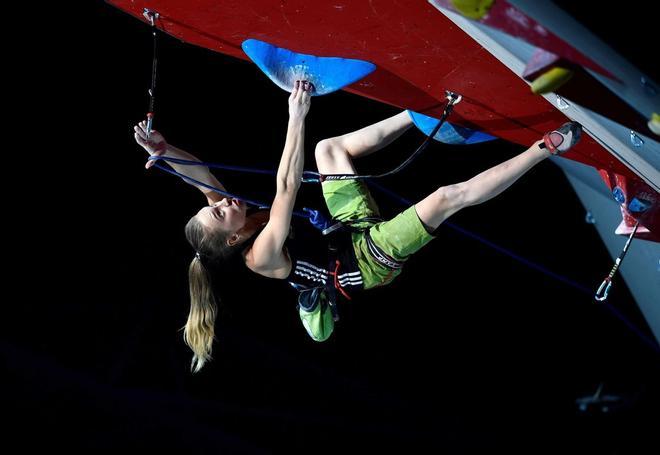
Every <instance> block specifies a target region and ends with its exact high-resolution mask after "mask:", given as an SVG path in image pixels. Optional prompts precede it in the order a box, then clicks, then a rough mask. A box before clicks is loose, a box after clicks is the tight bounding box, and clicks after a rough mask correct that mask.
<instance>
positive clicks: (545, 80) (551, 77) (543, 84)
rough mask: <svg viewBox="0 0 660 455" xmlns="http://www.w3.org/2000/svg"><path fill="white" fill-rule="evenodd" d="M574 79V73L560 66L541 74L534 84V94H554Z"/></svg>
mask: <svg viewBox="0 0 660 455" xmlns="http://www.w3.org/2000/svg"><path fill="white" fill-rule="evenodd" d="M571 77H573V71H571V70H569V69H567V68H560V67H558V66H556V67H554V68H552V69H551V70H548V71H546V72H545V73H543V74H541V75H540V76H539V77H537V78H536V79H534V81H533V82H532V92H534V93H536V94H537V95H544V94H546V93H548V92H554V91H555V90H557V89H558V88H559V87H561V86H562V85H564V84H565V83H566V82H568V80H569V79H570V78H571Z"/></svg>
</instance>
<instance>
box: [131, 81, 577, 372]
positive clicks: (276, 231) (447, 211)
mask: <svg viewBox="0 0 660 455" xmlns="http://www.w3.org/2000/svg"><path fill="white" fill-rule="evenodd" d="M311 90H313V87H312V85H311V84H308V83H307V82H305V81H297V82H296V83H295V86H294V87H293V90H292V92H291V95H290V96H289V99H288V105H289V122H288V127H287V135H286V140H285V144H284V150H283V152H282V157H281V159H280V163H279V166H278V169H277V176H276V184H277V189H276V194H275V197H274V199H273V201H272V206H271V208H270V210H269V211H266V210H261V211H248V207H247V205H246V204H245V203H244V202H243V201H240V200H238V199H234V198H228V197H224V196H222V195H220V194H218V193H216V192H215V191H212V190H209V189H207V188H205V187H202V186H198V185H196V186H197V187H198V188H199V189H200V190H201V191H202V192H203V193H204V195H205V196H206V198H207V201H208V204H207V205H206V206H205V207H203V208H201V209H200V210H199V211H198V212H197V213H196V214H195V215H194V216H193V217H192V218H191V219H190V221H189V222H188V223H187V225H186V228H185V231H186V237H187V239H188V241H189V242H190V244H191V245H192V247H193V249H194V250H195V255H194V257H193V259H192V262H191V264H190V266H189V270H188V275H189V277H188V278H189V285H190V313H189V315H188V320H187V322H186V325H185V328H184V340H185V342H186V344H187V345H188V346H189V347H190V348H191V349H192V351H193V359H192V365H191V369H192V371H193V372H197V371H199V370H200V369H201V368H202V367H203V366H204V364H205V363H206V362H208V361H209V360H210V359H211V350H212V344H213V341H214V336H215V329H214V324H215V319H216V314H217V308H218V307H217V302H218V299H217V298H216V295H214V291H213V288H212V284H213V283H214V281H215V282H216V284H217V281H219V280H220V279H221V277H223V276H224V274H219V273H216V274H214V273H213V272H214V270H215V266H216V265H217V264H219V263H223V262H227V261H229V260H231V258H232V257H233V258H234V259H239V261H240V262H242V263H244V264H245V266H246V267H247V268H248V269H249V270H251V271H252V272H254V273H257V274H259V275H262V276H265V277H269V278H276V279H281V280H286V281H288V282H289V283H290V284H291V285H292V286H293V287H294V288H296V289H297V290H299V291H301V292H303V293H304V295H305V298H304V299H303V298H299V304H300V305H301V306H302V307H303V310H306V311H309V312H311V311H314V310H315V306H317V305H320V304H323V303H324V299H329V300H333V298H332V297H328V296H327V295H326V294H327V293H330V294H332V293H335V294H336V295H339V294H341V295H343V296H344V297H346V298H350V294H352V293H354V292H355V291H358V290H366V289H371V288H374V287H377V286H383V285H386V284H388V283H390V282H391V281H392V280H393V279H394V278H395V277H396V276H397V275H399V274H400V273H401V270H402V267H403V265H404V263H405V261H406V260H408V259H409V258H410V256H411V255H412V254H414V253H415V252H416V251H418V250H419V249H420V248H422V247H423V246H424V245H426V244H427V243H429V242H430V241H431V240H432V239H433V238H434V231H435V229H436V228H437V227H438V226H439V225H440V224H441V223H442V222H443V221H444V220H446V219H447V218H449V217H450V216H451V215H453V214H454V213H456V212H458V211H459V210H461V209H463V208H465V207H470V206H473V205H477V204H480V203H482V202H485V201H487V200H489V199H491V198H493V197H495V196H497V195H498V194H500V193H501V192H502V191H504V190H505V189H506V188H508V187H509V186H511V185H512V184H513V183H514V182H515V181H516V180H518V178H520V177H521V176H522V175H523V174H525V173H526V172H527V171H528V170H530V169H531V168H532V167H533V166H534V165H536V164H538V163H539V162H541V161H543V160H544V159H546V158H547V157H549V156H551V155H557V154H561V153H564V152H565V151H566V150H568V149H570V148H571V147H572V146H573V145H575V144H576V143H577V142H578V140H579V139H580V135H581V127H580V125H579V124H578V123H575V122H569V123H566V124H564V125H562V127H560V128H559V129H557V130H555V131H552V132H549V133H546V134H545V135H544V137H543V139H541V140H539V141H537V142H535V143H534V144H532V146H531V147H530V148H529V149H527V150H526V151H524V152H522V153H521V154H519V155H517V156H515V157H513V158H511V159H509V160H507V161H505V162H503V163H501V164H499V165H497V166H494V167H492V168H490V169H487V170H485V171H484V172H482V173H480V174H478V175H477V176H475V177H473V178H471V179H469V180H467V181H464V182H460V183H456V184H453V185H448V186H442V187H440V188H438V189H437V190H435V191H434V192H432V193H431V194H429V195H428V196H426V197H425V198H423V199H422V200H420V201H419V202H417V203H416V204H414V205H412V206H410V207H408V208H407V209H406V210H404V211H403V212H401V213H399V214H398V215H397V216H395V217H394V218H392V219H390V220H386V221H383V220H382V219H380V215H379V209H378V206H377V205H376V203H375V202H374V200H373V198H372V196H371V194H370V193H369V190H368V189H367V186H366V184H365V183H364V182H363V181H361V180H326V181H323V182H322V192H323V197H324V199H325V203H326V205H327V208H328V211H329V213H330V215H331V216H332V218H333V220H334V221H337V222H341V224H343V225H344V226H345V227H346V228H344V229H339V231H341V232H340V233H339V234H336V235H335V234H333V236H334V239H333V240H332V242H330V243H331V245H330V247H328V242H325V241H324V238H323V237H322V236H321V235H320V234H318V236H313V235H300V234H301V232H300V231H298V232H296V235H292V234H293V232H292V231H291V226H292V213H293V210H294V203H295V201H296V195H297V193H298V190H299V188H300V186H301V178H302V174H303V165H304V146H303V143H304V135H305V117H306V115H307V113H308V111H309V108H310V100H311V96H310V91H311ZM412 125H413V122H412V120H411V117H410V115H409V114H408V112H407V111H403V112H401V113H399V114H397V115H395V116H393V117H390V118H388V119H385V120H383V121H380V122H378V123H376V124H373V125H370V126H367V127H365V128H362V129H360V130H358V131H355V132H351V133H348V134H345V135H343V136H338V137H332V138H329V139H324V140H322V141H320V142H319V143H318V144H317V145H316V149H315V158H316V166H317V168H318V172H319V173H320V174H321V175H332V174H355V173H356V171H355V168H354V166H353V160H354V159H356V158H360V157H364V156H367V155H369V154H371V153H374V152H376V151H378V150H380V149H382V148H383V147H385V146H387V145H388V144H390V143H391V142H392V141H394V140H395V139H396V138H398V137H399V136H400V135H401V134H403V133H404V132H405V131H406V130H407V129H408V128H410V127H411V126H412ZM134 133H135V140H136V141H137V143H138V144H139V145H141V146H142V147H143V148H144V149H145V150H146V151H147V152H148V153H149V154H150V155H158V156H170V157H175V158H183V159H188V160H193V161H199V160H198V159H197V158H195V157H194V156H192V155H190V154H188V153H186V152H184V151H182V150H180V149H178V148H176V147H174V146H172V145H170V144H168V143H167V142H166V141H165V139H164V138H163V136H162V135H161V134H160V133H158V132H156V131H151V133H150V135H149V136H148V137H147V133H146V123H145V122H141V123H140V124H138V125H136V126H135V132H134ZM152 164H153V161H148V162H147V165H146V166H147V167H150V166H151V165H152ZM173 167H174V168H175V170H177V171H178V172H180V173H182V174H184V175H187V176H189V177H191V178H194V179H196V180H197V181H199V182H203V183H205V184H207V185H210V186H214V187H216V188H218V189H220V190H223V191H224V190H225V189H224V187H223V186H222V185H221V184H220V182H218V180H217V179H216V178H215V177H214V176H213V175H212V174H211V172H210V171H209V169H208V167H205V166H180V165H177V164H174V165H173ZM184 180H185V179H184ZM294 231H295V224H294ZM321 291H327V293H324V292H321ZM319 296H321V297H322V298H321V300H320V303H319ZM330 317H331V316H330ZM301 318H302V319H303V324H304V325H305V328H306V329H307V331H308V333H309V334H310V335H311V336H312V337H313V338H314V339H316V340H319V341H320V340H323V339H325V338H327V336H328V330H327V327H325V328H324V327H323V321H321V322H320V326H319V325H318V324H319V321H316V324H317V325H314V321H311V320H306V319H305V318H304V317H302V315H301ZM326 325H327V321H326ZM319 327H320V328H319ZM319 330H320V332H319ZM330 331H331V330H330ZM322 332H325V333H322Z"/></svg>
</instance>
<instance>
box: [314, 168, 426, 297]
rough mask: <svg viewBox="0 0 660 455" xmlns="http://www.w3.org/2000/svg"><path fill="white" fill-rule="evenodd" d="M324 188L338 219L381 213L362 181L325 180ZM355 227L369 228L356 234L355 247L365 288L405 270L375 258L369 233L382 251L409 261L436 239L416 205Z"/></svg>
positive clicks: (354, 237)
mask: <svg viewBox="0 0 660 455" xmlns="http://www.w3.org/2000/svg"><path fill="white" fill-rule="evenodd" d="M321 187H322V190H323V197H324V198H325V203H326V205H327V206H328V210H329V211H330V214H331V215H332V217H333V218H334V219H336V220H339V221H347V220H357V219H360V218H365V217H379V216H380V212H379V210H378V205H376V202H375V201H374V199H373V197H372V196H371V193H370V192H369V189H368V188H367V185H366V184H365V183H364V182H362V181H359V180H330V181H327V182H323V184H322V186H321ZM353 226H354V227H357V228H363V229H365V230H366V231H365V232H354V233H353V247H354V248H355V257H356V258H357V262H358V267H359V268H360V273H362V281H363V283H364V289H370V288H374V287H377V286H383V285H386V284H389V283H390V282H392V280H393V279H394V278H396V277H397V276H398V275H399V274H400V273H401V269H400V268H398V269H396V270H395V269H392V268H390V267H386V266H385V265H383V264H381V262H379V261H377V260H376V259H375V258H374V256H373V255H372V254H371V253H370V252H369V251H370V250H369V245H368V241H367V233H368V234H369V236H370V237H371V239H372V240H373V242H374V243H375V244H376V246H377V247H378V248H380V250H382V252H384V253H385V254H387V255H388V256H390V257H391V258H392V259H394V260H396V261H399V262H403V261H405V260H406V259H408V257H410V255H412V254H413V253H415V252H416V251H418V250H419V249H420V248H422V247H423V246H424V245H426V244H427V243H429V242H430V241H431V240H433V239H434V237H433V236H432V235H431V234H429V233H428V231H427V230H426V228H424V225H423V224H422V222H421V221H420V219H419V217H418V216H417V212H416V211H415V207H414V206H411V207H408V208H407V209H406V210H404V211H403V212H401V213H399V214H398V215H397V216H395V217H394V218H392V219H391V220H389V221H381V222H374V221H369V222H363V223H356V224H355V225H353Z"/></svg>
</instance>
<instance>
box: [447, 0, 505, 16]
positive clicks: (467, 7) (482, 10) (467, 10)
mask: <svg viewBox="0 0 660 455" xmlns="http://www.w3.org/2000/svg"><path fill="white" fill-rule="evenodd" d="M493 3H495V0H451V4H452V5H453V6H454V9H456V11H458V12H459V13H461V14H462V15H463V16H465V17H467V18H468V19H474V20H477V21H478V20H481V19H483V17H484V16H485V15H486V14H488V11H490V7H491V6H493Z"/></svg>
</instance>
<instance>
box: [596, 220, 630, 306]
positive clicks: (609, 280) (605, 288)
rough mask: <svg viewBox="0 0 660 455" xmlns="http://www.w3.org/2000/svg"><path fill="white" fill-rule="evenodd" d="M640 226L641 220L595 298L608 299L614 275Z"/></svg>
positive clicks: (600, 300)
mask: <svg viewBox="0 0 660 455" xmlns="http://www.w3.org/2000/svg"><path fill="white" fill-rule="evenodd" d="M638 227H639V221H637V222H636V223H635V227H634V228H633V230H632V232H631V233H630V236H629V237H628V240H627V241H626V244H625V245H624V246H623V250H622V251H621V254H619V257H618V258H616V261H615V262H614V267H612V270H610V274H609V275H607V277H605V279H604V280H603V282H602V283H601V284H600V286H599V287H598V290H597V291H596V295H595V296H594V299H596V300H597V301H599V302H603V301H604V300H606V299H607V294H608V293H609V292H610V288H611V287H612V278H613V277H614V274H615V273H616V271H617V270H618V269H619V266H620V265H621V262H623V258H624V257H625V256H626V253H627V252H628V247H629V246H630V242H632V239H633V237H634V236H635V233H636V232H637V228H638ZM601 293H602V294H601Z"/></svg>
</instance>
